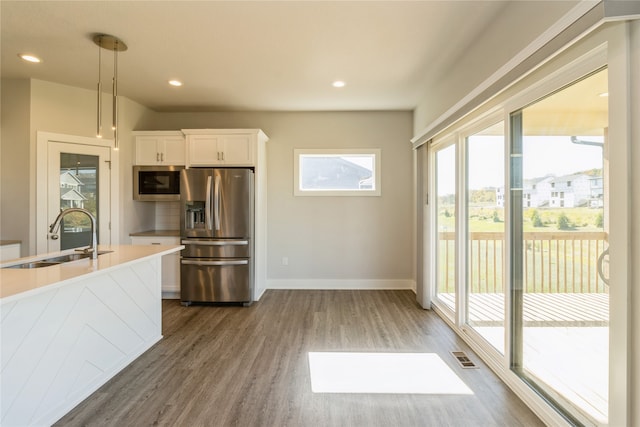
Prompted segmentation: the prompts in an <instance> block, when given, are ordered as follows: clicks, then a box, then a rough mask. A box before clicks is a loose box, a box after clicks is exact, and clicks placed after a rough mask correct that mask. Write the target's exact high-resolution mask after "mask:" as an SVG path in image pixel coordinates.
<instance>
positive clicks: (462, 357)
mask: <svg viewBox="0 0 640 427" xmlns="http://www.w3.org/2000/svg"><path fill="white" fill-rule="evenodd" d="M451 354H453V357H455V358H456V360H457V361H458V363H460V366H462V367H463V368H466V369H470V368H477V366H476V364H475V363H473V362H472V361H471V359H469V357H468V356H467V355H466V354H465V352H464V351H452V352H451Z"/></svg>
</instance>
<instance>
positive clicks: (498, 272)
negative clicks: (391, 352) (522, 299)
mask: <svg viewBox="0 0 640 427" xmlns="http://www.w3.org/2000/svg"><path fill="white" fill-rule="evenodd" d="M466 145H467V194H466V200H467V218H466V222H467V233H468V234H467V241H466V250H467V271H466V274H467V280H466V286H467V288H466V289H467V294H466V297H467V316H466V319H467V323H468V324H469V325H470V326H472V327H473V328H474V329H475V330H476V331H477V332H478V333H479V334H480V335H481V336H482V337H483V338H484V339H486V340H487V341H488V342H489V343H491V344H492V345H493V346H494V347H495V348H496V349H497V350H499V351H500V352H502V353H504V319H505V314H504V313H505V310H504V277H503V259H504V231H505V228H504V227H505V225H504V201H505V199H504V123H503V122H500V123H498V124H495V125H493V126H490V127H488V128H487V129H484V130H482V131H481V132H478V133H475V134H473V135H471V136H469V137H467V144H466Z"/></svg>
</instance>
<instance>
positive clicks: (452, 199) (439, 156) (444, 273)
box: [435, 145, 456, 311]
mask: <svg viewBox="0 0 640 427" xmlns="http://www.w3.org/2000/svg"><path fill="white" fill-rule="evenodd" d="M435 160H436V165H435V170H436V212H437V218H436V227H437V230H438V247H437V253H436V274H437V282H436V297H437V298H438V299H439V300H440V301H441V302H443V303H444V304H445V305H446V306H447V307H449V308H450V309H451V310H452V311H454V310H455V306H456V305H455V298H456V288H455V284H456V275H455V271H456V268H455V267H456V251H455V236H456V146H455V145H450V146H448V147H447V148H444V149H442V150H440V151H438V152H436V155H435Z"/></svg>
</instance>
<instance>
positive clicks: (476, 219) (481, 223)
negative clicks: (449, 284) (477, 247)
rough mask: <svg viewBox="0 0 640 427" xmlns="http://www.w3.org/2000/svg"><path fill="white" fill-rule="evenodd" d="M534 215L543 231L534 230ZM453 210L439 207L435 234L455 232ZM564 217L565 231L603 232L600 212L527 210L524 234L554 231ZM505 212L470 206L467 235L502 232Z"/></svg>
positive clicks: (584, 209) (449, 207)
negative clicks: (599, 220)
mask: <svg viewBox="0 0 640 427" xmlns="http://www.w3.org/2000/svg"><path fill="white" fill-rule="evenodd" d="M533 211H537V212H538V215H539V217H540V220H541V222H542V227H534V223H533V221H532V214H533ZM454 212H455V209H454V207H453V206H441V209H440V211H439V213H438V230H440V231H453V230H455V217H454ZM560 214H565V215H566V216H567V217H568V219H569V223H570V228H569V230H567V231H602V227H598V226H597V224H598V216H599V215H602V209H590V208H554V209H546V208H544V209H543V208H538V209H534V208H528V209H525V210H524V212H523V218H524V221H523V226H524V231H537V232H545V231H557V230H558V218H559V217H560ZM504 215H505V212H504V209H503V208H496V207H494V206H471V207H470V208H469V231H495V232H500V231H504Z"/></svg>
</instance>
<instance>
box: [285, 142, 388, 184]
mask: <svg viewBox="0 0 640 427" xmlns="http://www.w3.org/2000/svg"><path fill="white" fill-rule="evenodd" d="M293 193H294V195H296V196H379V195H380V150H379V149H366V150H362V149H357V150H356V149H353V150H308V149H306V150H302V149H300V150H294V191H293Z"/></svg>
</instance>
